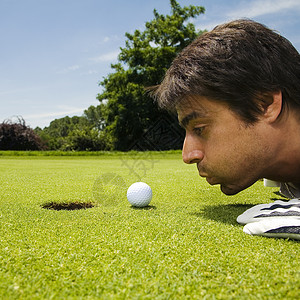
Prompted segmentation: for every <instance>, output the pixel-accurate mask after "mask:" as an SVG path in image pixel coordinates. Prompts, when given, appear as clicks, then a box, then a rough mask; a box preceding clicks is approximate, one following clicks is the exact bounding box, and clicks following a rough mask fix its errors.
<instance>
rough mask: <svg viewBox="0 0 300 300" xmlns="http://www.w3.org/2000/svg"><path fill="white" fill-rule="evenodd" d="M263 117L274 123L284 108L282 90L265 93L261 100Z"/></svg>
mask: <svg viewBox="0 0 300 300" xmlns="http://www.w3.org/2000/svg"><path fill="white" fill-rule="evenodd" d="M261 108H262V112H263V114H262V117H263V118H264V119H265V120H266V121H267V122H268V123H274V122H275V121H276V120H277V119H278V118H279V115H280V113H281V110H282V93H281V91H278V92H273V93H269V94H265V95H263V97H262V102H261Z"/></svg>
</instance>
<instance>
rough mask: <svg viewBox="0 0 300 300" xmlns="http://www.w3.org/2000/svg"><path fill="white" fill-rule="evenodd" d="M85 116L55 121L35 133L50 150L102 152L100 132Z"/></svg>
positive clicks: (103, 147) (37, 129)
mask: <svg viewBox="0 0 300 300" xmlns="http://www.w3.org/2000/svg"><path fill="white" fill-rule="evenodd" d="M96 125H97V124H95V123H93V122H92V119H91V118H90V119H88V118H87V117H86V116H81V117H78V116H74V117H68V116H66V117H64V118H60V119H55V120H54V121H52V122H51V123H50V125H49V126H48V127H45V128H44V129H43V130H41V129H40V128H36V129H35V131H36V132H37V133H38V134H39V135H40V137H41V138H42V139H43V140H44V141H45V143H47V145H48V147H49V148H50V149H51V150H78V151H79V150H80V151H81V150H82V151H83V150H104V149H105V145H104V143H103V142H102V138H101V132H100V130H99V129H98V128H97V126H96Z"/></svg>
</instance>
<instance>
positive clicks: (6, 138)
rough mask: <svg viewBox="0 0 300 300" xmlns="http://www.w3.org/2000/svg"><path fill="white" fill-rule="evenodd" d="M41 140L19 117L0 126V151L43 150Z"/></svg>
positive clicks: (43, 146)
mask: <svg viewBox="0 0 300 300" xmlns="http://www.w3.org/2000/svg"><path fill="white" fill-rule="evenodd" d="M45 148H46V146H45V145H44V143H43V142H42V140H41V138H40V137H39V136H38V135H37V134H36V133H35V132H34V131H33V129H31V128H30V127H29V126H27V125H26V123H25V120H24V119H23V118H21V117H18V118H17V121H12V120H6V121H4V122H2V123H1V124H0V150H45Z"/></svg>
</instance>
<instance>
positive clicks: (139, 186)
mask: <svg viewBox="0 0 300 300" xmlns="http://www.w3.org/2000/svg"><path fill="white" fill-rule="evenodd" d="M127 199H128V201H129V203H130V204H131V205H132V206H135V207H145V206H147V205H149V203H150V201H151V199H152V190H151V187H150V186H149V185H148V184H146V183H144V182H136V183H134V184H132V185H131V186H130V187H129V188H128V190H127Z"/></svg>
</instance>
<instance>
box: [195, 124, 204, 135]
mask: <svg viewBox="0 0 300 300" xmlns="http://www.w3.org/2000/svg"><path fill="white" fill-rule="evenodd" d="M204 129H205V126H201V127H195V128H194V129H193V132H194V133H195V134H196V135H198V136H201V135H202V134H203V131H204Z"/></svg>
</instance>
